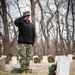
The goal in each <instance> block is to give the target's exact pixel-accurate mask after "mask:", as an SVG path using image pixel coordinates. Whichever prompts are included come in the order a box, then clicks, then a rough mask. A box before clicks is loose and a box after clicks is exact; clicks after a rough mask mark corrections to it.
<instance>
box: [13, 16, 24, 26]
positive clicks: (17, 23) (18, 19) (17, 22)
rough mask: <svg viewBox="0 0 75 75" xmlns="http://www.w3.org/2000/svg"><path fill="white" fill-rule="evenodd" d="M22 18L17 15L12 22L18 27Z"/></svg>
mask: <svg viewBox="0 0 75 75" xmlns="http://www.w3.org/2000/svg"><path fill="white" fill-rule="evenodd" d="M22 20H23V16H22V17H19V18H17V19H16V20H15V21H14V24H15V25H16V26H17V27H19V26H20V25H21V21H22Z"/></svg>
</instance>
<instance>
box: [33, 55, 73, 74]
mask: <svg viewBox="0 0 75 75" xmlns="http://www.w3.org/2000/svg"><path fill="white" fill-rule="evenodd" d="M35 57H38V56H34V58H35ZM43 62H44V63H47V62H48V60H47V56H43ZM55 62H56V64H57V71H56V75H69V73H70V62H72V54H69V55H68V56H65V55H62V56H55Z"/></svg>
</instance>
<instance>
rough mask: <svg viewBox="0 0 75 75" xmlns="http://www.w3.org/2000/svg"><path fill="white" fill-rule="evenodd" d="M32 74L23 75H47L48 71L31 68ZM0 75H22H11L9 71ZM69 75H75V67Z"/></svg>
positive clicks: (0, 72) (74, 62)
mask: <svg viewBox="0 0 75 75" xmlns="http://www.w3.org/2000/svg"><path fill="white" fill-rule="evenodd" d="M71 64H74V65H75V61H73V62H72V63H71ZM32 71H33V72H32V73H31V74H25V75H48V69H47V68H33V70H32ZM0 75H23V74H12V73H11V71H3V72H2V71H0ZM70 75H75V67H74V66H73V67H71V68H70Z"/></svg>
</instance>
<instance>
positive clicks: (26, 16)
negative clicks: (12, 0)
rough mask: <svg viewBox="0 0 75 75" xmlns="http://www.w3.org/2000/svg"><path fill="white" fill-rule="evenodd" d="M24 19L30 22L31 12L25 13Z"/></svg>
mask: <svg viewBox="0 0 75 75" xmlns="http://www.w3.org/2000/svg"><path fill="white" fill-rule="evenodd" d="M23 17H24V20H25V21H29V20H30V11H26V12H23Z"/></svg>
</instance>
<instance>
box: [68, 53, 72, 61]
mask: <svg viewBox="0 0 75 75" xmlns="http://www.w3.org/2000/svg"><path fill="white" fill-rule="evenodd" d="M68 58H69V60H70V62H72V54H68Z"/></svg>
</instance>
